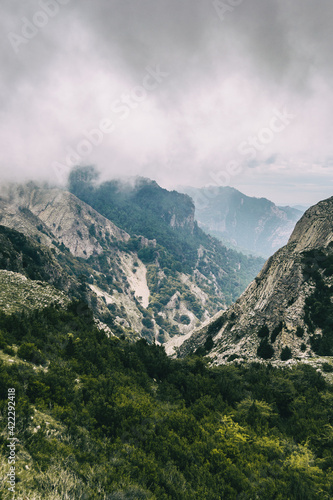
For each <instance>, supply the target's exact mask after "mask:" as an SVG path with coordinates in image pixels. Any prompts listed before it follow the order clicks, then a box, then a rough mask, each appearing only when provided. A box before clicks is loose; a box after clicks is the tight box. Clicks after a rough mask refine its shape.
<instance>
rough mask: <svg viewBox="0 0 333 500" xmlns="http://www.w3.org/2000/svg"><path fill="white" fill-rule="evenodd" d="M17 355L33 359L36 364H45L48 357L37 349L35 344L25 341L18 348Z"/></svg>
mask: <svg viewBox="0 0 333 500" xmlns="http://www.w3.org/2000/svg"><path fill="white" fill-rule="evenodd" d="M17 355H18V357H19V358H21V359H23V360H25V361H31V363H34V364H35V365H45V364H46V359H45V357H44V356H43V354H42V352H41V351H40V350H39V349H37V347H36V346H35V344H32V343H26V342H25V343H23V344H22V345H21V346H20V347H19V348H18V350H17Z"/></svg>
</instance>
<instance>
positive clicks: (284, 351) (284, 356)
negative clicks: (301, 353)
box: [280, 346, 293, 361]
mask: <svg viewBox="0 0 333 500" xmlns="http://www.w3.org/2000/svg"><path fill="white" fill-rule="evenodd" d="M292 357H293V356H292V353H291V350H290V348H289V347H288V346H286V347H284V348H283V349H282V351H281V356H280V358H281V361H287V360H288V359H291V358H292Z"/></svg>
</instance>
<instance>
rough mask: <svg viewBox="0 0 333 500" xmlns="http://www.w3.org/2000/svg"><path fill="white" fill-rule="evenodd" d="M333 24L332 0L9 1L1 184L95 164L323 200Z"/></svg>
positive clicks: (167, 183)
mask: <svg viewBox="0 0 333 500" xmlns="http://www.w3.org/2000/svg"><path fill="white" fill-rule="evenodd" d="M236 4H237V5H236ZM332 20H333V4H332V2H331V1H329V0H322V1H321V2H320V5H319V4H318V2H317V3H316V2H315V1H314V0H313V1H310V0H294V1H293V2H290V1H287V0H276V1H273V2H265V1H264V0H260V1H259V0H252V1H251V2H248V1H245V0H244V1H241V0H237V1H235V0H226V1H225V2H223V1H219V0H216V1H214V2H204V1H203V0H201V1H198V0H191V1H190V0H182V1H181V2H180V1H179V0H178V1H176V0H168V1H166V0H163V1H162V0H143V1H141V2H134V1H129V0H111V1H110V0H95V1H94V2H92V1H88V0H40V1H33V0H26V1H25V2H22V1H17V0H2V2H1V21H0V26H1V35H2V43H1V48H0V58H1V60H0V61H1V75H0V100H1V107H0V112H1V122H0V123H1V125H0V126H1V130H0V141H1V161H0V175H1V180H3V181H6V180H15V181H18V180H19V181H22V180H26V179H35V180H48V181H49V182H51V183H60V184H61V183H64V182H65V179H66V176H67V175H68V172H69V170H70V168H71V167H72V166H73V165H75V164H79V165H86V164H94V165H96V166H97V168H98V169H99V170H100V171H101V179H102V180H104V179H109V178H112V177H119V176H121V175H125V176H132V175H134V176H136V175H142V176H147V177H150V178H153V179H155V180H156V181H157V182H159V183H160V184H161V185H162V186H164V187H167V188H172V187H175V186H177V185H179V184H186V185H192V186H198V187H199V186H204V185H208V184H213V185H226V184H228V185H231V186H234V187H236V188H237V189H240V190H241V191H243V192H245V193H246V194H248V195H254V196H265V197H267V198H270V199H272V200H273V201H275V202H277V203H283V204H288V203H289V204H290V203H295V204H296V203H304V204H312V203H315V202H317V201H319V200H320V199H323V198H326V197H328V196H330V195H332V191H331V186H332V177H333V175H332V168H333V154H332V145H331V143H332V139H331V137H332V118H331V117H332V115H333V114H332V112H333V94H332V88H333V87H332V85H331V79H332V69H333V67H332V65H333V61H332V56H331V54H332V45H333V44H332V38H333V34H332V29H331V26H332Z"/></svg>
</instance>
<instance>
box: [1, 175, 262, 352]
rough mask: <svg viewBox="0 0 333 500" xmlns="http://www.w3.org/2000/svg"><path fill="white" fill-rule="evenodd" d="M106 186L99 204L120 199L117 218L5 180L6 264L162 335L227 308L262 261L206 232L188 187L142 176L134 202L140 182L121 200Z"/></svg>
mask: <svg viewBox="0 0 333 500" xmlns="http://www.w3.org/2000/svg"><path fill="white" fill-rule="evenodd" d="M111 187H112V186H111ZM100 189H102V190H103V193H104V194H105V196H106V201H105V202H103V204H104V207H103V204H101V206H100V207H99V209H100V210H101V211H103V212H104V213H105V212H106V210H105V209H106V208H108V206H109V205H108V203H107V200H110V199H111V200H113V212H111V210H109V211H108V214H107V215H108V216H109V217H110V219H111V218H112V220H110V219H109V218H107V217H105V216H104V215H102V214H101V213H99V212H98V211H97V210H95V209H94V208H93V207H92V206H90V205H88V204H87V203H85V202H84V201H82V200H80V199H79V198H77V197H76V196H75V195H74V194H72V193H69V192H67V191H65V190H62V189H58V188H51V187H49V186H47V185H42V186H39V185H36V184H34V183H28V184H25V185H17V184H12V185H9V186H6V187H4V188H3V190H2V192H1V196H0V223H1V224H2V226H3V229H2V233H3V234H2V238H3V240H2V248H3V256H2V260H1V258H0V263H1V261H2V262H3V266H2V267H3V269H6V270H7V271H12V272H17V273H21V274H23V275H25V276H26V277H27V278H29V279H33V280H41V281H45V282H47V283H48V284H50V285H52V286H55V287H58V289H59V290H62V291H65V293H67V294H68V296H69V297H70V298H77V299H80V300H84V301H85V302H87V303H88V304H89V306H90V307H91V308H92V309H93V311H94V314H95V317H96V319H97V320H98V321H100V322H102V323H104V324H106V325H107V326H108V327H109V328H110V329H111V331H112V333H114V334H116V335H118V336H119V335H125V336H129V337H131V338H133V339H135V338H138V337H140V336H143V337H145V338H147V339H148V340H149V341H153V340H154V339H155V340H156V341H158V342H161V343H163V342H166V341H168V340H169V339H170V337H173V336H175V335H178V334H187V333H188V332H190V331H191V330H193V329H194V328H195V327H196V326H197V325H198V324H199V323H200V320H206V319H208V318H209V317H212V316H213V315H214V314H215V313H216V312H217V311H218V310H220V309H221V308H223V309H225V308H226V306H227V304H228V303H230V302H231V301H232V300H235V299H236V298H237V296H238V295H239V294H240V293H241V291H243V290H244V288H245V287H246V285H247V284H248V283H249V282H250V280H251V278H252V277H253V276H255V274H256V273H257V271H258V270H259V268H260V267H261V265H262V261H261V260H260V259H254V258H251V259H250V258H247V257H245V256H243V255H241V254H237V253H236V252H233V251H230V250H227V249H226V248H224V247H223V246H222V245H221V244H220V243H219V242H218V241H215V240H214V239H213V238H211V237H209V236H207V235H205V234H204V233H203V232H202V231H201V230H200V229H199V228H198V227H197V225H196V223H195V221H194V207H193V203H192V201H191V200H190V198H189V197H187V196H185V195H182V194H178V193H175V192H174V193H169V192H168V191H166V190H162V189H161V188H160V187H159V186H158V185H157V184H156V183H154V182H152V181H147V180H140V182H139V185H138V186H137V188H136V191H135V202H134V201H133V199H132V198H131V196H132V195H131V194H130V195H129V193H131V190H129V189H127V191H126V192H124V190H122V191H121V192H120V193H119V197H120V198H122V203H123V205H121V203H120V201H119V200H118V202H117V203H118V205H117V206H116V207H115V200H116V196H115V193H117V192H118V191H117V190H116V189H109V185H107V186H105V185H101V186H100ZM132 194H133V193H132ZM169 196H170V198H169ZM93 198H94V197H92V198H91V203H93V202H94V199H93ZM96 200H97V201H100V198H99V197H98V196H97V195H96ZM97 204H98V203H97ZM149 206H150V208H149ZM103 208H104V209H103ZM102 209H103V210H102ZM125 215H126V216H127V223H126V224H125V223H123V228H119V227H118V225H116V224H115V223H114V221H113V219H116V221H117V222H119V219H121V218H123V219H125V222H126V218H125ZM130 225H131V227H130ZM133 227H134V228H135V231H136V232H134V229H133ZM5 228H11V232H10V231H9V229H7V233H6V231H5ZM126 228H128V229H130V230H131V234H129V233H128V232H127V231H126V230H125V229H126ZM140 229H142V231H140ZM143 233H144V234H143ZM149 236H156V238H153V239H149ZM0 237H1V231H0ZM162 242H164V244H165V246H162V245H161V243H162ZM5 250H6V251H5ZM215 260H216V261H217V262H218V265H216V263H215ZM29 266H30V267H31V272H30V274H29V273H28V272H27V271H28V270H29V269H30V267H29Z"/></svg>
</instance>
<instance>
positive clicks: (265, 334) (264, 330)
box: [258, 325, 269, 339]
mask: <svg viewBox="0 0 333 500" xmlns="http://www.w3.org/2000/svg"><path fill="white" fill-rule="evenodd" d="M268 336H269V329H268V326H267V325H263V326H262V327H261V328H260V329H259V331H258V337H260V338H261V339H264V338H265V337H268Z"/></svg>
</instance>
